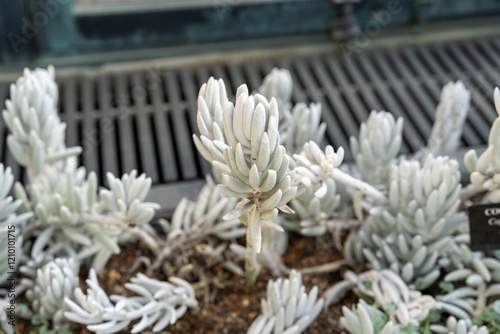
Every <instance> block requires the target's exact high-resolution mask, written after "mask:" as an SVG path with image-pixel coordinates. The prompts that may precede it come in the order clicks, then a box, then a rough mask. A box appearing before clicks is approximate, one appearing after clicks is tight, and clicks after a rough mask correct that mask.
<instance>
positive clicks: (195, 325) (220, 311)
mask: <svg viewBox="0 0 500 334" xmlns="http://www.w3.org/2000/svg"><path fill="white" fill-rule="evenodd" d="M199 253H200V252H199V249H198V251H197V250H196V249H194V250H193V249H191V250H188V251H184V252H182V253H181V254H179V255H178V257H177V258H176V260H175V263H172V262H168V261H167V262H165V263H164V265H163V268H159V269H158V270H156V271H153V272H148V273H147V274H148V276H150V277H152V278H155V279H159V280H165V279H166V278H167V277H168V276H170V275H178V276H179V271H180V270H179V269H178V268H179V265H181V268H182V269H181V271H182V278H184V279H186V280H188V281H190V282H191V283H192V284H193V287H194V288H195V291H196V298H197V300H198V302H199V307H198V309H191V310H189V311H188V312H187V313H186V314H185V315H184V316H183V317H182V318H181V319H179V320H178V321H177V323H175V324H174V325H170V326H168V327H167V328H165V330H163V331H162V332H161V333H172V334H175V333H179V334H182V333H191V334H218V333H230V334H232V333H246V331H247V330H248V327H249V326H250V324H251V323H252V321H253V320H254V319H255V318H256V317H257V316H258V315H259V314H260V313H261V303H260V300H261V298H264V297H265V294H266V286H267V282H268V280H270V279H276V277H274V276H273V275H271V272H270V271H269V270H268V269H265V268H263V269H262V271H261V272H260V274H259V277H258V282H257V285H256V289H255V292H254V293H252V294H249V293H247V292H246V291H245V279H244V277H241V276H239V275H237V274H234V273H231V272H230V271H228V270H226V269H224V267H223V266H222V265H221V261H218V260H217V259H215V260H214V259H212V262H213V263H215V264H214V265H211V263H210V260H207V258H204V257H203V256H200V255H199ZM228 253H230V252H225V253H224V256H226V257H227V256H228V255H227V254H228ZM151 258H152V254H151V252H150V251H149V250H148V249H146V248H144V247H140V246H138V245H129V246H127V247H124V248H122V252H121V253H120V254H118V255H115V256H113V257H112V258H111V259H110V260H109V261H108V264H107V266H106V268H104V269H103V270H102V271H101V272H100V273H99V275H98V276H99V283H100V285H101V287H102V288H103V289H104V290H105V291H106V292H107V293H108V295H111V294H120V295H131V293H130V291H128V290H126V289H125V287H124V285H125V283H126V282H128V281H129V280H130V278H132V277H134V276H135V274H136V273H137V272H146V271H147V264H146V262H148V260H147V259H151ZM340 259H342V252H340V251H339V250H337V249H336V247H335V246H334V242H333V239H332V237H331V236H330V235H324V236H322V237H316V238H306V237H302V236H299V235H296V234H293V233H292V234H290V238H289V244H288V248H287V250H286V252H285V255H284V256H283V257H282V261H283V263H284V264H285V265H286V266H288V267H289V268H294V269H300V268H306V267H312V266H317V265H321V264H325V263H329V262H333V261H337V260H340ZM219 260H220V259H219ZM231 260H232V261H233V262H236V263H238V264H239V265H240V266H241V267H243V262H242V261H238V260H237V259H235V258H233V259H231ZM182 263H185V264H187V266H186V265H184V267H182ZM191 264H192V265H191ZM131 269H132V270H131ZM345 269H346V267H345V266H344V267H342V268H341V270H339V271H336V272H332V273H322V274H302V280H303V284H304V286H305V287H306V291H309V290H310V289H311V288H312V287H313V286H314V285H317V286H318V289H319V295H320V296H321V295H322V294H323V293H324V292H325V291H326V289H328V288H329V287H330V286H331V285H333V284H334V283H335V282H338V281H339V280H340V279H341V273H342V271H343V270H345ZM176 271H177V272H176ZM87 275H88V271H87V270H82V272H81V277H80V286H81V288H82V289H83V290H84V291H85V290H86V289H87V286H86V284H85V279H86V278H87ZM283 276H284V277H286V276H287V275H286V274H283ZM356 300H357V298H356V297H355V296H354V295H349V296H347V297H346V298H345V299H344V300H343V301H342V304H343V305H347V306H350V305H351V304H352V303H353V302H355V301H356ZM21 302H26V301H21ZM342 304H337V305H332V306H330V307H329V308H328V309H326V310H323V311H322V312H321V314H320V315H319V317H318V318H317V319H316V321H315V322H314V323H313V324H312V325H311V326H310V327H309V328H308V329H307V330H306V331H305V332H304V333H306V334H324V333H344V331H342V328H341V325H340V317H341V315H342ZM17 329H18V330H19V332H20V333H29V331H30V330H32V329H35V330H36V332H37V333H38V330H37V328H36V326H33V325H31V323H30V321H29V320H22V319H20V320H19V321H18V325H17ZM130 329H131V326H130V328H128V329H127V330H126V331H124V332H123V333H129V332H130ZM70 330H71V332H72V333H82V334H83V333H89V331H87V330H86V328H85V326H83V325H78V324H71V326H70ZM143 333H152V332H148V331H145V332H143Z"/></svg>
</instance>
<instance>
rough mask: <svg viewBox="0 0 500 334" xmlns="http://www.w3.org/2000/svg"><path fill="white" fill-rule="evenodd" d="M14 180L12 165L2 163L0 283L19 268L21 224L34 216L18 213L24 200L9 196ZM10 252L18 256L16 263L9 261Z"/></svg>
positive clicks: (0, 165) (0, 191)
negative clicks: (11, 247)
mask: <svg viewBox="0 0 500 334" xmlns="http://www.w3.org/2000/svg"><path fill="white" fill-rule="evenodd" d="M13 182H14V176H13V175H12V171H11V169H10V167H7V168H5V167H4V165H3V164H2V163H0V254H3V255H2V256H1V257H0V284H2V283H3V282H5V279H6V278H7V272H10V271H16V269H17V266H18V264H19V261H18V260H19V257H20V254H21V247H22V241H23V238H22V236H21V234H20V232H21V231H20V229H21V226H20V225H21V224H22V223H24V222H25V221H26V220H27V219H29V218H30V217H31V216H32V213H31V212H28V213H22V214H20V215H17V213H16V212H17V210H18V209H19V207H20V206H21V204H22V200H20V199H18V200H14V199H13V198H12V196H8V195H9V192H10V190H11V188H12V184H13ZM12 237H14V238H12ZM9 239H10V240H11V246H15V248H13V249H12V250H11V252H12V253H11V252H9ZM12 239H13V240H12ZM8 254H12V255H14V257H13V259H16V257H17V258H18V259H17V260H16V261H15V262H14V263H9V262H8ZM11 265H12V267H11Z"/></svg>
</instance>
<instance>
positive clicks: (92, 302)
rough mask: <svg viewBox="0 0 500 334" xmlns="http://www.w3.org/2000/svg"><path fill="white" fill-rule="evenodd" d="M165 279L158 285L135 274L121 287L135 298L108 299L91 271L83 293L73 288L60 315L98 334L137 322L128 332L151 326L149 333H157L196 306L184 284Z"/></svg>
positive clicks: (191, 290)
mask: <svg viewBox="0 0 500 334" xmlns="http://www.w3.org/2000/svg"><path fill="white" fill-rule="evenodd" d="M169 280H170V282H162V281H158V280H155V279H151V278H149V277H147V276H145V275H143V274H140V273H139V274H138V275H137V276H136V277H134V278H132V280H131V283H127V284H126V285H125V287H126V288H127V289H128V290H130V291H132V292H135V293H136V294H137V296H133V297H123V296H118V295H112V296H108V295H107V294H106V292H105V291H104V290H103V289H102V288H101V287H100V286H99V282H98V281H97V275H96V273H95V271H94V270H93V269H92V270H91V271H90V273H89V278H88V279H87V280H86V283H87V285H88V286H89V289H88V290H87V294H86V295H85V294H84V293H83V291H82V290H81V289H80V288H77V289H76V290H75V292H74V296H75V298H74V300H72V299H70V298H66V299H65V301H66V305H67V307H68V311H66V312H65V313H64V315H65V316H66V318H67V319H69V320H71V321H74V322H77V323H81V324H84V325H87V329H88V330H90V331H94V332H98V333H116V332H119V331H121V330H123V329H125V328H126V327H127V326H128V325H129V324H130V323H131V322H132V321H134V320H137V319H140V321H139V322H138V323H136V324H135V325H134V326H133V327H132V331H131V333H140V332H142V331H144V330H145V329H146V328H148V327H150V326H151V325H153V324H155V325H154V326H153V331H154V332H158V331H161V330H163V329H164V328H165V327H167V326H168V325H170V324H174V323H175V322H176V321H177V320H178V319H179V318H180V317H182V316H183V315H184V313H185V312H186V311H187V309H188V307H196V306H197V301H196V299H195V297H194V290H193V288H192V287H191V285H190V284H189V283H188V282H186V281H184V280H182V279H180V278H177V277H171V278H170V279H169ZM113 302H114V304H113Z"/></svg>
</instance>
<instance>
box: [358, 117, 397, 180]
mask: <svg viewBox="0 0 500 334" xmlns="http://www.w3.org/2000/svg"><path fill="white" fill-rule="evenodd" d="M402 141H403V118H401V117H400V118H398V120H397V121H396V120H395V119H394V116H392V114H390V113H388V112H386V111H380V112H376V111H375V110H374V111H372V112H371V113H370V116H369V117H368V120H367V121H366V122H363V123H361V126H360V130H359V137H358V139H357V138H356V137H354V136H352V137H351V138H350V144H351V151H352V155H353V156H354V160H355V161H356V166H357V167H358V171H359V174H360V176H361V179H362V180H363V181H366V182H368V183H369V184H371V185H373V186H375V187H377V188H382V189H384V188H385V189H386V188H387V187H388V185H389V175H390V167H391V162H392V161H393V160H394V158H396V156H397V154H398V153H399V150H400V149H401V143H402Z"/></svg>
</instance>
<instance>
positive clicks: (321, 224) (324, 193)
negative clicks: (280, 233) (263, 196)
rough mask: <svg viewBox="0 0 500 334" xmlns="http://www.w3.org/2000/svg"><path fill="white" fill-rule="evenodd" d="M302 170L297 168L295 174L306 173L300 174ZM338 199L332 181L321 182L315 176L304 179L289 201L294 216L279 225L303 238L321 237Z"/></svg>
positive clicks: (287, 217) (337, 204)
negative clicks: (303, 236)
mask: <svg viewBox="0 0 500 334" xmlns="http://www.w3.org/2000/svg"><path fill="white" fill-rule="evenodd" d="M302 168H305V167H297V169H298V170H297V169H296V172H297V174H301V175H303V174H305V173H306V172H305V171H302V173H301V172H300V170H301V169H302ZM306 170H307V169H306ZM304 183H305V184H304ZM340 199H341V198H340V195H339V194H337V184H336V182H335V181H333V180H332V179H323V180H322V179H319V178H318V177H317V176H316V175H310V176H309V177H307V178H306V177H304V178H302V179H301V181H300V183H299V185H298V191H297V194H296V195H295V197H294V198H293V199H292V200H291V201H290V207H291V208H292V209H293V210H294V211H295V214H293V215H287V216H285V217H283V219H282V220H281V224H282V225H283V227H284V228H285V229H287V230H290V231H294V232H299V233H300V234H302V235H305V236H319V235H323V234H324V233H325V232H326V231H327V228H328V227H327V221H328V219H329V217H330V215H331V213H332V212H334V211H335V210H336V209H337V208H338V207H339V205H340Z"/></svg>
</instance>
